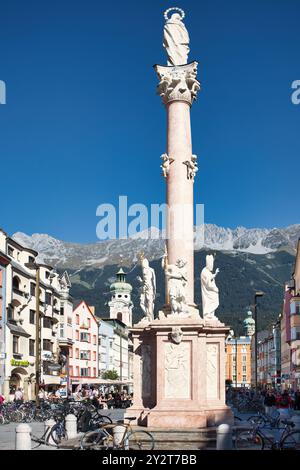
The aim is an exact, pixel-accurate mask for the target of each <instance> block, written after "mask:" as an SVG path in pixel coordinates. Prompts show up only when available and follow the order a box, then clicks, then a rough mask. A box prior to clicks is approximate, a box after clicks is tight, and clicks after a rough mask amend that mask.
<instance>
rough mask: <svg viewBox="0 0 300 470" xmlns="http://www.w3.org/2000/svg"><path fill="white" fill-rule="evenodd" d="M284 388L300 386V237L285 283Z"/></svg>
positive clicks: (283, 316) (283, 332)
mask: <svg viewBox="0 0 300 470" xmlns="http://www.w3.org/2000/svg"><path fill="white" fill-rule="evenodd" d="M281 369H282V376H281V378H282V388H292V389H294V390H296V389H297V388H300V239H299V241H298V245H297V253H296V260H295V267H294V272H293V275H292V278H291V280H290V281H289V282H286V283H285V293H284V303H283V309H282V318H281Z"/></svg>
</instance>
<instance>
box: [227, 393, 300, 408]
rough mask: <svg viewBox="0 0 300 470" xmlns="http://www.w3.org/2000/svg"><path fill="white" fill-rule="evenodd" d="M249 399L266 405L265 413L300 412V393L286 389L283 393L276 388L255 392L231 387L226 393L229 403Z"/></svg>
mask: <svg viewBox="0 0 300 470" xmlns="http://www.w3.org/2000/svg"><path fill="white" fill-rule="evenodd" d="M243 397H245V398H249V399H250V400H254V399H255V400H259V401H261V403H262V404H263V405H264V408H265V412H266V413H268V414H269V413H271V412H272V410H274V409H294V410H297V411H298V410H300V391H299V390H296V391H295V390H290V389H286V390H283V391H281V390H280V389H275V388H265V389H259V390H257V391H256V390H255V389H253V388H238V389H234V388H231V387H229V388H228V389H227V391H226V398H227V401H228V402H230V401H232V399H233V398H243Z"/></svg>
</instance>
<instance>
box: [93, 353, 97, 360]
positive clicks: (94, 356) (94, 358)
mask: <svg viewBox="0 0 300 470" xmlns="http://www.w3.org/2000/svg"><path fill="white" fill-rule="evenodd" d="M95 360H96V351H94V352H93V361H95Z"/></svg>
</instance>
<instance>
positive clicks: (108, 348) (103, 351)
mask: <svg viewBox="0 0 300 470" xmlns="http://www.w3.org/2000/svg"><path fill="white" fill-rule="evenodd" d="M98 344H99V377H102V374H103V373H104V372H106V371H107V370H113V369H114V354H113V344H114V326H113V325H112V324H111V323H108V322H106V321H104V320H102V319H100V324H99V337H98Z"/></svg>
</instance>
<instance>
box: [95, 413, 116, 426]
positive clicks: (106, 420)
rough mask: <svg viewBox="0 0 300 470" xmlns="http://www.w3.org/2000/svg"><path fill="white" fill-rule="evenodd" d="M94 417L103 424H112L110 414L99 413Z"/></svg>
mask: <svg viewBox="0 0 300 470" xmlns="http://www.w3.org/2000/svg"><path fill="white" fill-rule="evenodd" d="M94 419H95V420H97V421H98V422H99V423H101V424H112V419H111V418H110V417H109V416H105V415H100V414H99V415H97V416H95V417H94Z"/></svg>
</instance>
